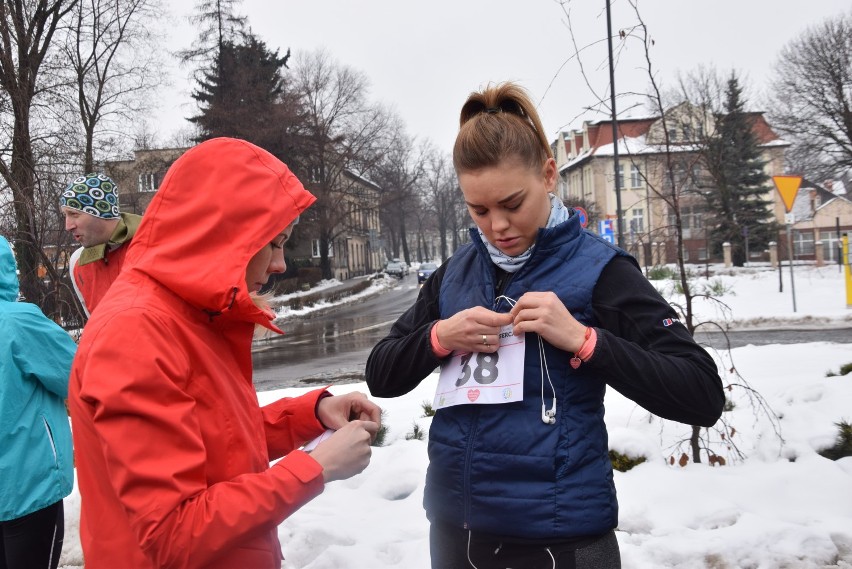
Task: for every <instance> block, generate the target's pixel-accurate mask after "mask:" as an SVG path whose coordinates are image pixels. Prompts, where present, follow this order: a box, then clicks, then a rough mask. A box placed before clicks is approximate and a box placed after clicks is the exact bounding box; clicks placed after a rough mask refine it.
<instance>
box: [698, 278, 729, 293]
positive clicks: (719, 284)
mask: <svg viewBox="0 0 852 569" xmlns="http://www.w3.org/2000/svg"><path fill="white" fill-rule="evenodd" d="M703 290H704V294H706V295H708V296H725V295H726V294H730V295H732V296H735V293H734V289H733V288H731V287H730V286H728V285H726V284H725V282H724V281H723V280H722V279H718V278H716V279H713V280H711V281H710V282H708V283H707V284H705V285H704V289H703Z"/></svg>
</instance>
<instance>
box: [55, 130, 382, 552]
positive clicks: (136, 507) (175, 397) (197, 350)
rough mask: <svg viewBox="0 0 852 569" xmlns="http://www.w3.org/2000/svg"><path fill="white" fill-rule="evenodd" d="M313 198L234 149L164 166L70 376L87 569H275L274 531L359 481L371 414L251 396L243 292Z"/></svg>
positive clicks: (272, 161) (250, 289)
mask: <svg viewBox="0 0 852 569" xmlns="http://www.w3.org/2000/svg"><path fill="white" fill-rule="evenodd" d="M314 200H315V198H314V196H312V195H311V194H310V193H309V192H307V191H306V190H305V189H304V188H303V187H302V184H301V183H300V182H299V180H297V179H296V177H295V176H294V175H293V174H292V173H291V172H290V171H289V170H288V169H287V167H286V166H285V165H284V164H283V163H281V162H280V161H279V160H277V159H276V158H274V157H273V156H272V155H271V154H269V153H268V152H266V151H264V150H262V149H260V148H258V147H256V146H254V145H252V144H249V143H247V142H245V141H241V140H235V139H225V138H220V139H214V140H210V141H207V142H205V143H202V144H200V145H198V146H197V147H195V148H193V149H191V150H189V151H188V152H187V153H186V154H184V155H183V156H182V157H181V158H180V159H178V160H177V161H176V162H175V163H174V165H173V166H172V167H171V168H170V170H169V172H168V174H167V175H166V178H165V180H164V181H163V184H162V186H161V188H160V190H159V191H158V192H157V195H156V196H155V197H154V200H153V201H152V202H151V205H150V206H149V209H148V211H147V213H146V214H145V217H144V219H143V221H142V224H141V225H140V227H139V230H138V232H137V234H136V237H135V238H134V240H133V242H132V243H131V245H130V249H129V250H128V252H127V260H126V265H125V267H124V269H123V271H122V273H121V275H120V276H119V277H118V279H117V280H116V281H115V283H114V284H113V285H112V287H111V288H110V290H109V291H108V293H107V295H106V296H105V297H104V299H103V300H102V301H101V304H100V305H99V307H98V311H97V313H96V314H94V315H93V317H92V319H91V320H90V321H89V323H88V324H87V326H86V332H85V334H84V335H83V338H82V341H81V343H80V346H79V349H78V352H77V357H76V359H75V361H74V365H73V368H72V372H71V397H70V409H71V419H72V427H73V428H72V430H73V435H74V446H75V450H76V465H77V476H78V481H79V487H80V493H81V496H82V507H81V521H80V534H81V541H82V545H83V554H84V557H85V562H86V568H87V569H98V568H110V569H112V568H115V567H133V568H136V569H140V568H149V567H150V568H154V567H181V568H188V567H208V568H213V567H221V568H225V567H228V568H234V567H251V568H273V567H280V565H281V559H282V555H281V547H280V544H279V543H278V537H277V526H278V525H279V524H280V523H281V522H282V520H284V519H285V518H286V517H287V516H289V515H290V514H292V513H293V512H295V511H296V510H297V509H298V508H299V507H301V506H302V505H303V504H305V503H306V502H308V501H309V500H310V499H312V498H313V497H314V496H316V495H317V494H319V493H320V492H322V490H323V487H324V483H325V482H328V481H330V480H335V479H340V478H346V477H349V476H352V475H354V474H357V473H358V472H360V471H361V470H363V469H364V468H365V467H366V466H367V464H368V462H369V458H370V446H369V443H370V440H371V438H372V436H374V435H375V432H376V430H377V429H378V422H379V416H380V410H379V408H378V407H377V406H376V405H375V404H373V403H371V402H369V401H367V399H366V398H365V397H364V396H363V395H360V394H351V395H346V396H341V397H330V396H329V394H328V393H327V392H325V391H324V390H317V391H314V392H311V393H308V394H306V395H303V396H301V397H296V398H292V399H289V398H288V399H282V400H279V401H277V402H275V403H273V404H271V405H268V406H266V407H263V408H261V407H259V405H258V402H257V396H256V394H255V390H254V386H253V384H252V363H251V340H252V335H253V331H254V328H255V326H256V325H260V326H265V327H266V328H269V329H271V330H274V331H276V332H280V330H278V329H277V328H276V327H275V326H273V325H272V324H271V314H270V313H269V311H268V310H265V309H264V308H262V307H259V306H258V305H257V304H256V303H255V302H254V301H253V295H252V293H254V292H256V291H257V289H258V288H259V287H260V286H261V285H262V284H263V283H265V282H266V280H267V279H268V278H269V275H270V274H271V273H274V272H280V271H283V270H284V268H285V265H284V249H283V248H284V243H285V242H286V240H287V239H288V238H289V235H290V232H291V231H292V225H293V222H294V220H295V219H296V218H297V216H298V215H300V214H301V213H302V212H303V211H304V210H305V209H306V208H307V207H308V206H309V205H310V204H311V203H313V201H314ZM350 418H352V419H353V420H351V421H350ZM326 427H328V428H332V429H337V432H336V433H335V434H334V435H332V436H331V437H330V438H329V439H328V440H327V441H325V442H323V443H321V444H320V445H319V446H318V447H317V448H316V449H315V450H314V451H313V452H312V453H311V454H310V455H309V454H307V453H305V452H303V451H300V450H295V449H298V448H299V447H300V446H301V445H303V444H304V443H305V442H306V441H308V440H310V439H312V438H314V437H316V436H318V435H319V434H320V433H322V432H323V430H324V429H325V428H326ZM282 456H283V459H281V460H280V461H278V462H277V463H275V464H274V465H273V466H270V460H274V459H277V458H281V457H282Z"/></svg>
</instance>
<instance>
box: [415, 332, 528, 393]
mask: <svg viewBox="0 0 852 569" xmlns="http://www.w3.org/2000/svg"><path fill="white" fill-rule="evenodd" d="M499 338H500V347H499V348H498V349H497V351H496V352H494V353H482V352H463V353H453V355H452V357H451V358H450V359H449V360H447V361H446V362H445V363H444V365H442V366H441V375H440V377H439V379H438V389H437V391H436V393H435V401H434V403H433V404H432V408H433V409H435V410H437V409H443V408H444V407H452V406H453V405H487V404H491V405H493V404H498V403H511V402H513V401H521V400H523V398H524V389H523V387H524V337H523V336H515V335H514V334H512V326H511V325H508V326H504V327H503V328H502V329H501V330H500V334H499Z"/></svg>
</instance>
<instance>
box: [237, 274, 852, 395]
mask: <svg viewBox="0 0 852 569" xmlns="http://www.w3.org/2000/svg"><path fill="white" fill-rule="evenodd" d="M418 290H419V286H418V285H417V276H416V275H415V274H414V273H411V274H409V275H408V276H406V277H405V278H403V279H402V280H401V281H400V282H399V284H398V285H397V286H396V287H394V288H393V289H390V290H387V291H385V292H383V293H381V294H379V295H376V296H374V297H372V298H370V299H368V300H365V301H363V302H359V303H354V304H347V305H343V306H341V307H340V308H335V309H333V310H331V311H329V312H326V313H325V314H320V315H316V316H311V317H309V318H302V319H292V320H287V321H285V322H284V323H283V324H282V329H283V330H284V332H285V334H284V336H275V337H273V338H271V339H269V340H262V341H260V342H258V343H257V344H256V345H255V346H254V348H253V350H252V359H253V361H254V384H255V387H256V388H257V390H258V391H267V390H270V389H279V388H282V387H310V386H324V385H328V384H334V383H353V382H358V381H363V379H364V365H365V364H366V363H367V356H368V355H369V354H370V350H371V349H372V347H373V346H374V345H375V344H376V343H377V342H378V341H379V340H380V339H382V338H383V337H385V335H387V333H388V331H389V330H390V328H391V325H392V324H393V323H394V322H395V321H396V319H397V318H398V317H399V315H400V314H402V313H403V312H404V311H405V310H407V309H408V307H410V306H411V304H412V303H413V302H414V300H415V299H416V298H417V292H418ZM695 339H696V341H697V342H698V343H700V344H702V345H705V346H709V347H712V348H716V349H727V348H728V347H730V348H738V347H742V346H747V345H765V344H800V343H805V342H826V341H827V342H838V343H852V328H840V329H828V328H826V329H809V330H794V329H790V330H786V329H785V330H779V329H772V330H745V331H734V332H729V333H728V334H727V338H726V337H725V335H724V334H721V333H718V332H708V331H702V330H700V329H699V330H698V331H697V332H696V335H695ZM728 344H730V345H728Z"/></svg>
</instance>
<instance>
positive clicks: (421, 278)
mask: <svg viewBox="0 0 852 569" xmlns="http://www.w3.org/2000/svg"><path fill="white" fill-rule="evenodd" d="M436 270H438V265H436V264H435V263H420V268H419V269H417V284H423V283H424V282H426V279H428V278H429V275H431V274H432V273H434V272H435V271H436Z"/></svg>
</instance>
